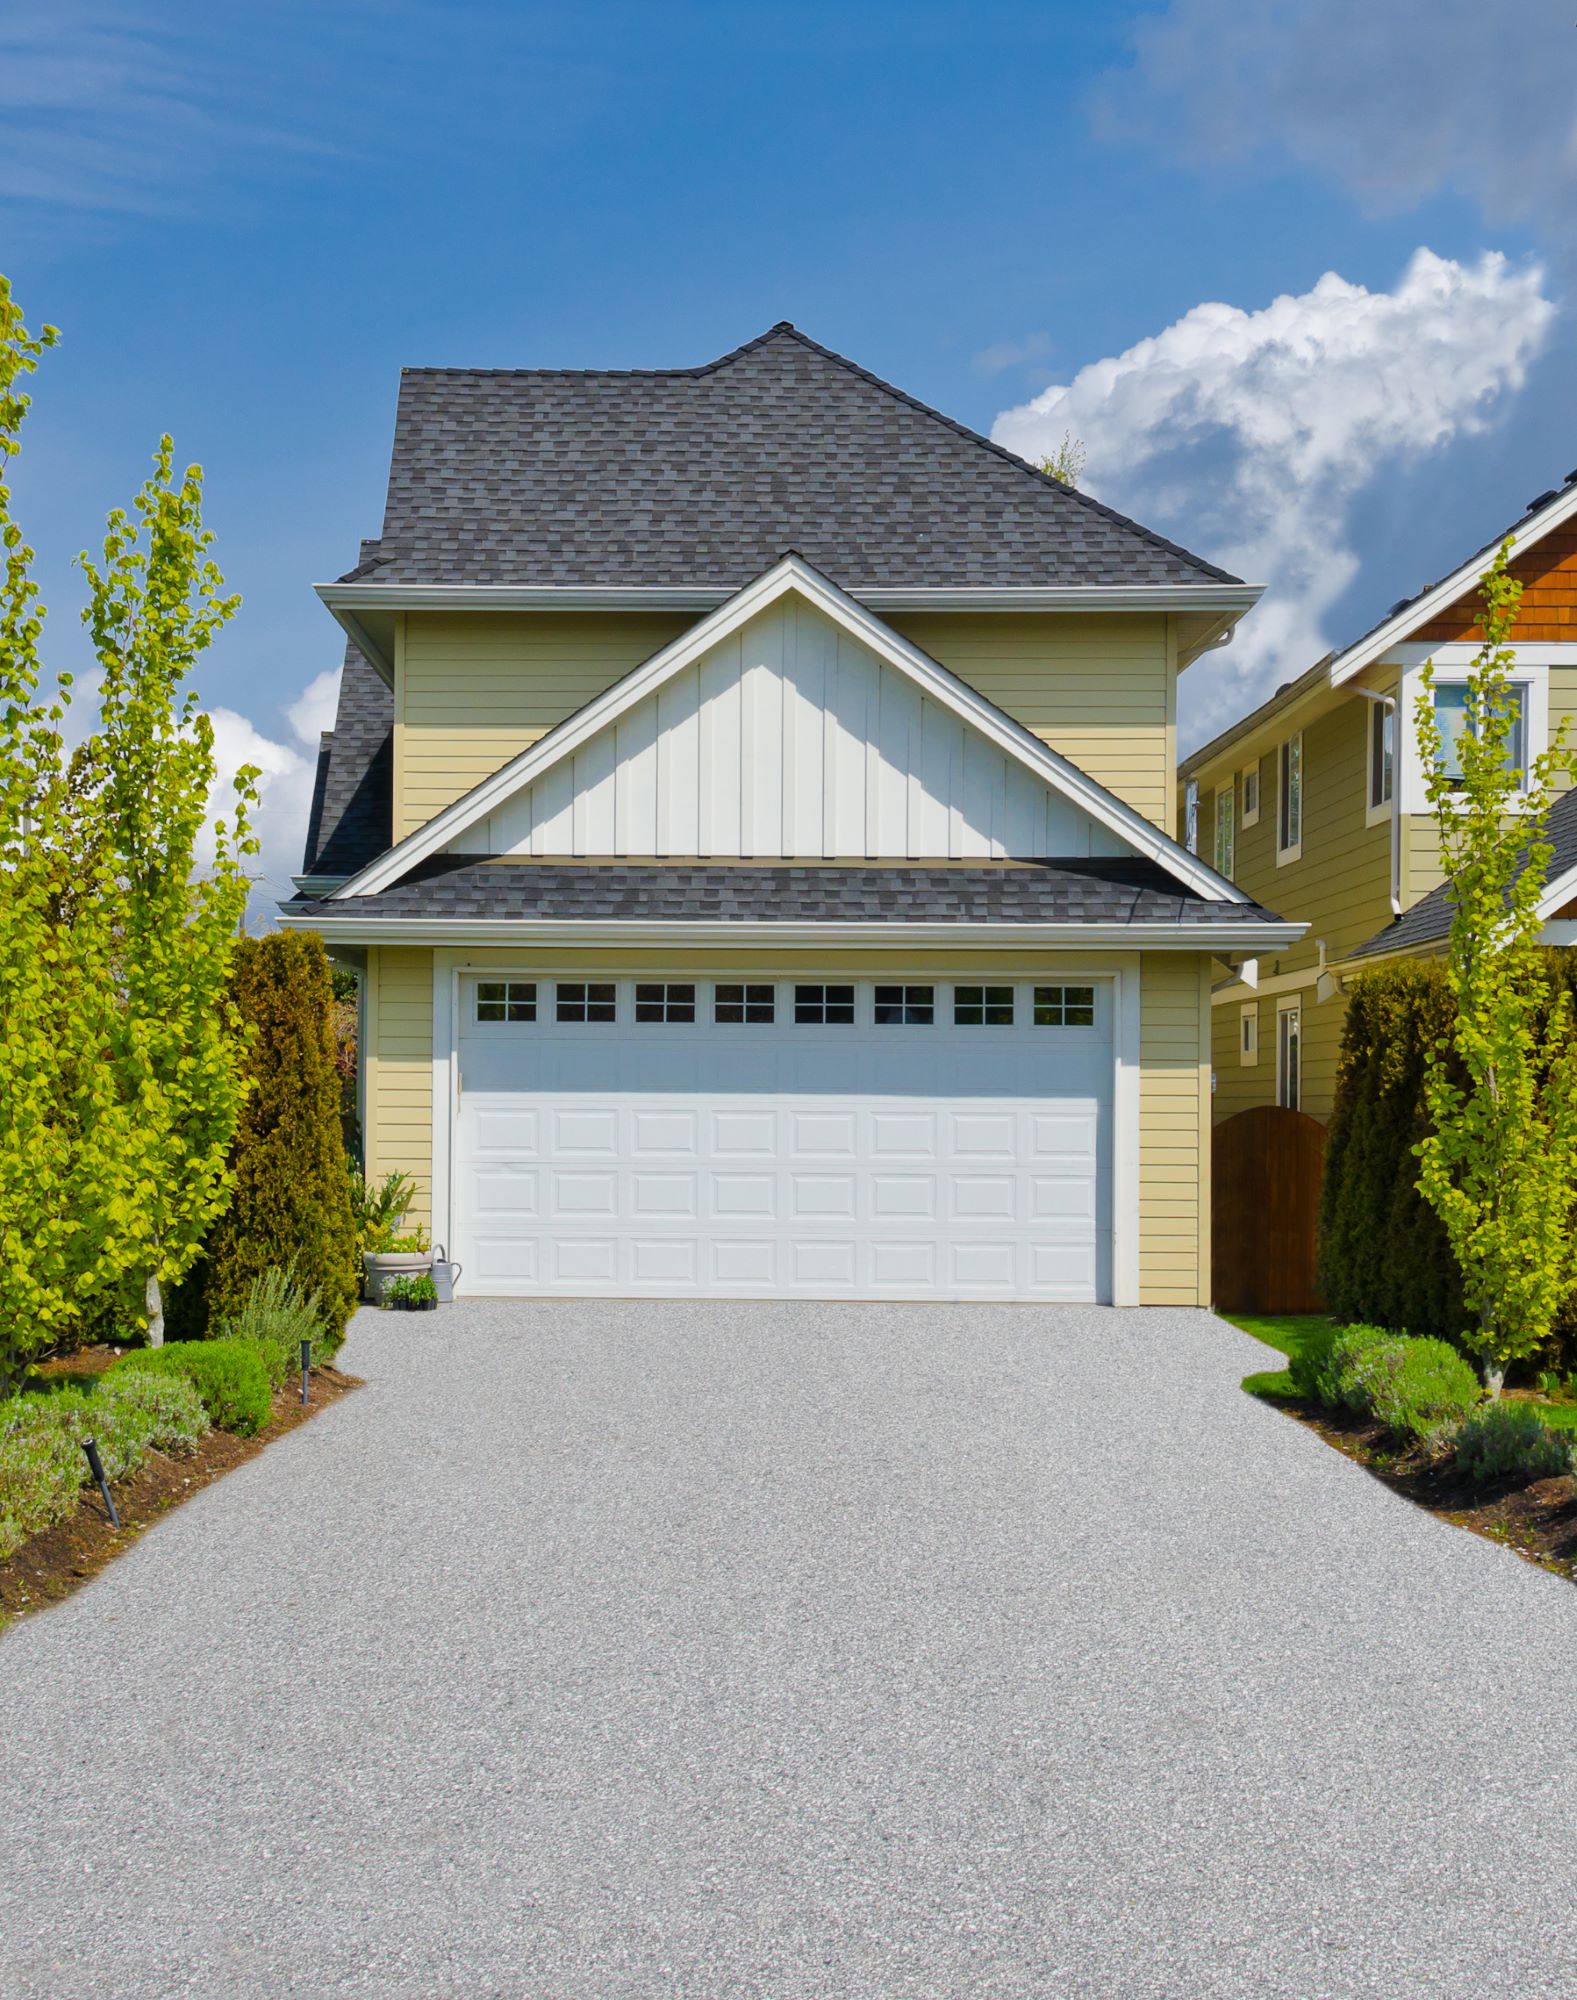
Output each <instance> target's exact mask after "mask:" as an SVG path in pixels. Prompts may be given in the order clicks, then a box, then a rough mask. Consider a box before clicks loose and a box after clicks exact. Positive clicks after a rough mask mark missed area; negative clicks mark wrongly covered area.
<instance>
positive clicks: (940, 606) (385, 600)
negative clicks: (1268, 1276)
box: [312, 582, 1265, 617]
mask: <svg viewBox="0 0 1577 2000" xmlns="http://www.w3.org/2000/svg"><path fill="white" fill-rule="evenodd" d="M312 588H313V590H314V591H315V592H316V593H317V596H318V598H319V599H320V600H321V602H322V603H323V604H324V605H326V606H327V607H328V609H329V610H330V611H332V612H333V613H334V614H335V616H336V617H341V616H342V615H344V614H349V615H352V616H354V614H355V613H356V612H357V611H358V610H368V611H713V610H715V609H716V608H717V607H718V606H719V605H720V604H726V603H727V602H728V601H729V599H730V598H731V597H733V596H734V595H735V593H734V592H733V591H732V590H728V589H724V588H720V587H708V586H705V585H692V584H611V583H610V584H507V583H499V584H492V583H381V584H380V583H376V582H370V583H315V584H314V585H313V586H312ZM1264 591H1265V586H1264V584H1262V583H1198V584H1193V583H1178V584H1164V583H1162V584H1129V583H1118V584H1090V583H1079V584H1044V585H1025V586H1024V587H1023V588H1015V587H1013V586H1011V585H971V584H956V585H955V584H933V585H929V586H924V585H910V586H905V585H901V584H896V585H895V584H851V585H849V586H848V592H849V595H850V596H851V597H852V598H854V599H856V600H857V601H858V602H859V603H861V604H864V605H867V606H869V608H870V609H871V610H873V611H1215V612H1233V613H1236V614H1238V615H1241V614H1242V613H1243V612H1245V611H1249V610H1252V609H1253V607H1254V605H1255V604H1257V603H1258V602H1259V599H1260V598H1261V596H1263V594H1264Z"/></svg>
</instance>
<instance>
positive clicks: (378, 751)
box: [302, 645, 394, 876]
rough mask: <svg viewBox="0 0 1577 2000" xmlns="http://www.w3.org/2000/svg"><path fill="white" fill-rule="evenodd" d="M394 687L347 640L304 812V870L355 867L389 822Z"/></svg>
mask: <svg viewBox="0 0 1577 2000" xmlns="http://www.w3.org/2000/svg"><path fill="white" fill-rule="evenodd" d="M393 796H394V695H393V693H392V692H391V690H390V689H389V688H388V687H387V686H386V685H385V684H384V682H383V681H382V680H380V678H379V677H378V674H377V671H376V669H374V668H373V667H371V666H369V665H368V663H367V661H366V660H365V659H364V658H363V657H362V655H361V654H360V653H359V652H358V651H357V649H356V648H355V647H354V646H349V645H348V646H347V647H346V648H345V666H344V670H343V671H342V673H341V675H340V685H339V710H338V713H337V714H336V716H335V719H334V730H333V734H332V735H329V736H325V737H324V739H323V746H322V748H321V749H320V750H319V752H318V770H317V778H316V782H315V783H314V786H313V796H312V810H311V812H310V814H309V815H308V819H307V846H306V856H305V859H304V862H303V864H302V872H303V874H306V875H341V876H344V875H354V874H355V873H356V871H357V869H358V868H365V867H366V865H367V863H368V862H369V861H375V860H376V859H377V858H378V856H379V855H380V854H382V853H383V852H384V850H385V849H386V848H387V847H388V846H389V843H390V841H391V840H392V838H393V830H394V809H393Z"/></svg>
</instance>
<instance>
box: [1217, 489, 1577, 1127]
mask: <svg viewBox="0 0 1577 2000" xmlns="http://www.w3.org/2000/svg"><path fill="white" fill-rule="evenodd" d="M1506 535H1509V536H1510V537H1511V538H1512V565H1511V567H1512V571H1513V573H1514V574H1515V575H1516V576H1517V577H1518V579H1519V580H1520V581H1521V583H1522V585H1523V597H1522V604H1521V609H1520V613H1519V616H1518V619H1517V623H1516V626H1515V629H1514V631H1513V634H1512V638H1513V641H1514V645H1513V651H1514V653H1515V658H1516V667H1515V672H1514V674H1513V685H1514V686H1515V688H1516V690H1517V700H1518V703H1519V708H1520V714H1519V720H1518V727H1517V732H1516V740H1515V741H1514V743H1513V746H1512V755H1513V758H1514V760H1515V761H1516V762H1517V763H1518V764H1519V765H1523V766H1525V765H1526V764H1527V762H1528V761H1529V760H1530V759H1531V758H1533V757H1535V756H1537V755H1538V754H1539V752H1540V751H1542V750H1543V749H1544V748H1545V747H1546V746H1547V744H1548V743H1549V742H1550V741H1551V738H1552V732H1558V731H1559V730H1560V729H1561V727H1562V726H1563V725H1566V726H1567V727H1568V728H1569V729H1571V730H1572V731H1573V733H1574V734H1577V473H1573V474H1572V475H1570V476H1569V477H1568V479H1567V481H1566V483H1565V485H1563V486H1562V487H1560V488H1559V489H1558V490H1556V491H1553V492H1549V493H1544V494H1541V495H1540V496H1539V498H1538V499H1537V500H1535V501H1533V502H1532V503H1531V504H1530V505H1529V507H1528V509H1527V511H1526V512H1525V513H1524V515H1523V516H1522V518H1521V519H1520V520H1518V521H1516V522H1515V523H1514V524H1513V525H1512V526H1511V527H1510V528H1508V529H1507V530H1506V531H1505V534H1502V535H1497V536H1496V537H1495V539H1494V541H1492V542H1490V543H1489V544H1487V545H1486V546H1485V547H1484V548H1482V549H1479V550H1477V551H1476V552H1475V553H1474V554H1473V555H1471V556H1470V557H1469V558H1468V559H1467V560H1466V561H1465V562H1463V563H1461V564H1460V565H1459V566H1458V567H1457V568H1456V569H1454V570H1453V571H1452V572H1451V574H1450V575H1449V576H1446V577H1444V578H1443V579H1442V580H1441V581H1440V582H1438V583H1435V584H1432V585H1430V586H1429V587H1428V588H1427V589H1425V590H1422V591H1420V592H1419V593H1418V595H1417V596H1415V597H1412V598H1409V599H1405V600H1404V601H1403V602H1401V603H1399V604H1397V605H1395V606H1394V607H1393V608H1392V610H1391V611H1390V612H1389V613H1388V615H1387V616H1386V617H1385V618H1384V619H1382V620H1381V622H1380V623H1379V624H1378V625H1377V626H1375V627H1374V628H1373V630H1372V631H1369V632H1367V633H1365V634H1364V636H1363V637H1362V638H1361V639H1358V640H1356V641H1355V642H1354V643H1353V644H1352V645H1350V646H1348V647H1346V648H1345V649H1344V650H1342V651H1341V652H1338V653H1333V654H1330V655H1329V656H1328V657H1327V658H1325V659H1323V660H1321V661H1319V662H1318V663H1317V664H1316V665H1315V666H1313V667H1311V668H1310V669H1309V670H1308V672H1307V673H1305V674H1303V675H1302V676H1301V678H1299V679H1298V680H1295V681H1292V682H1290V683H1289V684H1287V685H1286V686H1284V687H1281V688H1279V689H1278V690H1277V691H1276V693H1275V694H1274V695H1273V696H1272V697H1271V699H1270V700H1269V701H1267V702H1265V703H1263V704H1262V705H1261V706H1260V707H1259V708H1256V709H1255V710H1254V711H1253V712H1252V713H1251V714H1249V715H1246V716H1244V717H1243V719H1242V720H1241V721H1240V722H1237V723H1234V724H1233V726H1232V727H1231V728H1230V729H1228V730H1225V731H1223V732H1222V734H1220V735H1219V736H1217V737H1216V738H1215V739H1214V741H1213V742H1210V743H1207V744H1206V745H1205V746H1204V748H1203V749H1201V750H1197V751H1195V752H1194V754H1193V755H1192V756H1190V757H1188V758H1187V759H1186V760H1185V761H1184V762H1183V764H1182V766H1181V770H1180V777H1181V779H1182V783H1183V800H1182V804H1181V814H1182V818H1183V821H1184V831H1185V838H1188V842H1189V844H1190V845H1193V846H1197V847H1198V849H1199V851H1200V852H1201V853H1202V854H1203V855H1205V856H1208V857H1209V858H1210V859H1211V860H1212V863H1213V865H1214V866H1215V867H1216V868H1217V869H1218V870H1219V871H1220V872H1221V873H1222V874H1225V875H1227V876H1230V877H1231V879H1232V880H1233V881H1235V882H1237V883H1238V884H1239V885H1240V886H1241V887H1243V888H1244V889H1246V890H1247V892H1248V893H1249V894H1250V895H1251V896H1254V897H1258V898H1263V899H1264V900H1265V901H1266V902H1269V903H1271V904H1273V905H1274V906H1275V907H1276V908H1277V909H1278V910H1284V911H1287V912H1289V913H1290V914H1292V915H1293V916H1296V917H1300V918H1302V919H1304V920H1305V922H1306V923H1307V926H1308V929H1307V932H1306V934H1305V936H1304V937H1303V938H1301V939H1300V940H1299V942H1298V943H1297V944H1295V945H1294V946H1292V947H1291V948H1290V949H1289V950H1286V951H1281V952H1276V953H1272V954H1270V955H1268V956H1262V957H1261V958H1259V959H1258V960H1257V961H1249V962H1247V964H1246V965H1245V966H1244V968H1242V969H1243V970H1244V971H1246V972H1247V974H1248V978H1247V979H1246V980H1245V979H1244V978H1243V977H1241V976H1240V977H1236V978H1233V977H1226V978H1222V979H1221V980H1219V981H1218V983H1217V988H1216V992H1215V996H1214V1014H1215V1033H1214V1037H1213V1040H1214V1060H1215V1079H1216V1088H1215V1115H1216V1117H1217V1119H1218V1120H1219V1119H1223V1118H1227V1117H1230V1116H1231V1115H1232V1114H1233V1113H1234V1112H1237V1111H1242V1110H1245V1109H1247V1108H1249V1107H1250V1106H1253V1105H1259V1104H1283V1105H1289V1106H1292V1107H1293V1108H1295V1109H1301V1110H1303V1111H1306V1112H1309V1113H1311V1114H1312V1115H1313V1116H1314V1117H1315V1118H1318V1119H1319V1120H1320V1121H1321V1122H1324V1121H1325V1120H1326V1119H1328V1118H1329V1116H1330V1113H1331V1108H1332V1102H1333V1097H1334V1091H1335V1080H1336V1058H1337V1053H1338V1051H1339V1049H1340V1046H1341V1036H1342V1025H1343V1021H1344V1018H1345V1014H1346V1001H1345V998H1344V982H1345V981H1346V980H1348V979H1350V978H1351V977H1352V976H1353V975H1354V974H1355V973H1357V972H1359V971H1361V970H1363V969H1364V967H1366V966H1369V965H1373V964H1377V963H1379V962H1381V961H1382V960H1383V959H1385V958H1388V957H1396V956H1400V955H1404V954H1406V955H1428V954H1432V953H1436V952H1439V951H1440V950H1441V949H1442V948H1443V946H1444V944H1445V940H1446V934H1447V932H1448V930H1449V928H1450V920H1451V909H1450V902H1449V894H1448V890H1447V886H1446V885H1445V884H1443V883H1442V881H1441V869H1440V856H1439V840H1438V835H1437V831H1436V827H1435V822H1434V818H1433V815H1432V814H1431V813H1430V811H1429V807H1428V800H1427V797H1426V794H1425V784H1424V770H1423V765H1422V762H1421V759H1420V755H1419V747H1418V736H1417V726H1416V717H1417V707H1418V701H1419V697H1420V694H1421V692H1422V683H1421V679H1420V676H1421V673H1422V670H1423V667H1424V665H1425V663H1426V662H1427V661H1433V662H1434V692H1433V694H1432V696H1431V700H1432V703H1433V707H1434V711H1435V715H1436V719H1437V720H1438V722H1439V724H1440V726H1441V729H1442V732H1443V735H1444V737H1445V739H1446V741H1447V743H1449V742H1450V740H1451V739H1452V737H1453V735H1454V734H1455V733H1456V732H1457V731H1458V730H1459V729H1460V728H1461V727H1462V726H1463V724H1464V692H1465V690H1464V682H1465V679H1466V676H1467V673H1468V671H1469V668H1470V665H1471V662H1472V660H1473V658H1474V655H1475V654H1476V652H1477V651H1478V648H1479V646H1480V645H1481V643H1482V640H1483V633H1482V631H1481V629H1480V627H1479V624H1478V615H1479V610H1480V602H1479V595H1478V593H1479V587H1480V585H1481V583H1482V580H1483V577H1484V573H1485V571H1486V569H1487V568H1488V566H1489V564H1490V562H1491V561H1492V560H1493V558H1494V556H1495V553H1496V551H1497V549H1498V548H1499V547H1500V545H1501V543H1502V542H1503V541H1504V540H1505V538H1506ZM1190 821H1191V822H1192V824H1193V827H1194V828H1195V832H1194V834H1193V836H1192V837H1189V836H1188V833H1187V828H1188V825H1189V822H1190ZM1551 832H1552V835H1553V837H1554V839H1555V841H1556V848H1557V853H1556V861H1555V864H1554V867H1553V868H1552V871H1551V878H1550V893H1549V894H1548V895H1547V896H1546V898H1545V904H1546V909H1547V911H1548V913H1549V917H1550V921H1551V926H1552V927H1551V928H1550V930H1549V931H1548V932H1547V936H1548V938H1549V939H1550V941H1551V942H1566V941H1569V933H1570V931H1571V928H1572V925H1571V916H1572V906H1573V904H1574V899H1577V873H1574V866H1577V794H1568V795H1567V797H1565V798H1563V799H1562V800H1561V801H1560V802H1559V803H1558V804H1557V806H1556V808H1555V811H1554V813H1553V814H1552V816H1551Z"/></svg>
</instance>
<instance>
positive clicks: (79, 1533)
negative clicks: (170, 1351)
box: [0, 1347, 361, 1627]
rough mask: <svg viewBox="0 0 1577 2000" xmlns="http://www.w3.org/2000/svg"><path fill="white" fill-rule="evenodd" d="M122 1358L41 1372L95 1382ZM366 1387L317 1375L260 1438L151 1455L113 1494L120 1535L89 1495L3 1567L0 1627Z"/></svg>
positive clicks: (95, 1351)
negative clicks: (187, 1453) (185, 1454)
mask: <svg viewBox="0 0 1577 2000" xmlns="http://www.w3.org/2000/svg"><path fill="white" fill-rule="evenodd" d="M116 1358H117V1350H116V1349H114V1348H109V1347H103V1348H89V1349H86V1350H85V1351H84V1352H82V1353H80V1354H73V1355H72V1356H71V1357H70V1358H69V1359H68V1360H64V1361H55V1362H46V1363H45V1364H44V1366H43V1368H42V1369H41V1370H40V1372H41V1373H44V1374H62V1375H96V1374H99V1373H100V1372H101V1371H102V1370H103V1369H105V1368H108V1367H109V1366H110V1365H111V1364H112V1363H113V1362H114V1361H115V1360H116ZM360 1387H361V1382H360V1378H359V1377H357V1376H355V1375H342V1374H341V1373H340V1371H339V1370H338V1369H337V1368H314V1369H313V1371H312V1391H311V1394H312V1400H311V1402H309V1403H308V1405H307V1407H306V1408H305V1409H303V1408H302V1407H301V1378H300V1377H299V1376H297V1377H296V1378H295V1379H294V1380H293V1381H290V1382H287V1383H286V1384H285V1386H284V1388H283V1389H281V1390H280V1391H279V1394H278V1395H277V1396H275V1398H274V1414H273V1416H272V1417H270V1419H269V1420H268V1422H267V1423H266V1424H265V1425H264V1427H263V1429H262V1430H260V1431H259V1432H258V1434H257V1436H256V1437H249V1438H241V1437H233V1436H232V1435H231V1434H230V1432H229V1431H210V1432H209V1433H208V1435H207V1436H206V1437H205V1438H204V1439H203V1441H202V1442H201V1444H199V1445H198V1447H197V1450H196V1452H195V1454H194V1455H193V1456H192V1457H191V1458H167V1457H166V1456H165V1454H164V1453H163V1452H162V1451H150V1452H149V1454H148V1456H147V1457H146V1458H145V1459H144V1460H143V1462H142V1465H141V1466H140V1468H139V1469H138V1470H137V1471H136V1472H135V1473H133V1474H132V1476H131V1478H130V1479H125V1480H122V1481H121V1482H120V1483H119V1484H118V1485H117V1486H114V1487H112V1488H111V1491H112V1492H113V1493H114V1495H115V1506H116V1508H117V1510H118V1511H119V1514H120V1518H121V1527H120V1530H119V1532H118V1533H117V1531H116V1530H115V1529H114V1528H112V1527H111V1526H110V1524H109V1517H108V1515H107V1514H106V1513H105V1512H104V1502H103V1500H102V1499H101V1498H100V1495H99V1492H98V1489H97V1487H90V1488H87V1489H85V1490H84V1492H83V1495H82V1500H81V1502H80V1504H79V1505H78V1507H77V1511H76V1512H75V1513H74V1514H73V1515H72V1516H71V1518H70V1519H69V1520H67V1521H62V1522H60V1523H59V1525H58V1526H56V1527H53V1528H45V1529H44V1530H43V1532H42V1533H41V1534H37V1535H34V1536H32V1537H31V1538H30V1539H29V1540H27V1541H25V1542H24V1543H23V1544H22V1546H21V1547H20V1548H19V1549H18V1550H16V1552H15V1553H14V1554H13V1555H12V1556H11V1557H10V1558H9V1560H8V1561H6V1562H3V1563H0V1627H3V1626H4V1625H6V1624H7V1623H8V1622H9V1621H10V1620H11V1619H13V1618H17V1617H20V1616H21V1615H22V1613H23V1612H26V1611H38V1610H41V1609H42V1608H43V1606H45V1605H46V1604H58V1603H59V1601H60V1600H61V1598H63V1597H69V1596H70V1595H71V1593H72V1591H74V1590H77V1589H80V1587H81V1586H82V1585H83V1584H84V1583H86V1582H87V1580H88V1578H89V1577H92V1576H96V1575H97V1574H98V1572H99V1571H100V1570H101V1569H103V1567H104V1565H105V1564H106V1563H108V1562H113V1561H114V1559H115V1557H116V1556H118V1555H120V1554H122V1553H123V1552H124V1551H125V1550H126V1549H129V1548H130V1547H131V1545H132V1543H133V1542H135V1541H136V1540H137V1539H138V1537H139V1536H140V1535H141V1534H142V1533H143V1532H144V1531H145V1530H146V1529H148V1528H151V1527H152V1526H153V1525H154V1523H155V1522H157V1521H158V1520H159V1519H160V1518H161V1517H162V1516H163V1515H165V1514H167V1513H168V1512H169V1511H170V1509H171V1508H172V1507H178V1506H179V1505H180V1504H181V1502H182V1501H183V1500H190V1499H191V1497H192V1495H193V1494H194V1493H199V1492H201V1490H202V1489H203V1487H205V1486H207V1485H209V1484H211V1482H212V1481H214V1480H215V1479H222V1478H223V1477H224V1475H225V1474H226V1473H227V1472H232V1471H234V1469H235V1468H236V1466H238V1465H244V1464H245V1463H246V1461H247V1460H248V1459H249V1458H256V1457H257V1455H258V1453H259V1452H260V1451H262V1450H264V1449H265V1448H266V1447H267V1446H268V1445H271V1444H272V1443H273V1442H274V1440H275V1438H278V1437H283V1436H284V1434H285V1432H286V1431H293V1430H294V1429H295V1428H296V1426H297V1425H298V1424H304V1423H306V1422H307V1421H308V1420H309V1418H312V1417H315V1416H316V1415H317V1414H318V1412H319V1411H320V1410H326V1409H327V1408H328V1406H329V1405H330V1403H337V1402H338V1401H339V1399H340V1397H341V1396H343V1395H346V1394H348V1393H349V1391H350V1390H352V1389H359V1388H360Z"/></svg>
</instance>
